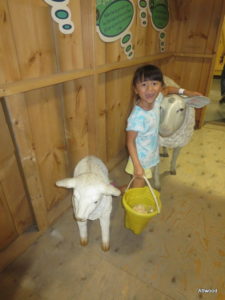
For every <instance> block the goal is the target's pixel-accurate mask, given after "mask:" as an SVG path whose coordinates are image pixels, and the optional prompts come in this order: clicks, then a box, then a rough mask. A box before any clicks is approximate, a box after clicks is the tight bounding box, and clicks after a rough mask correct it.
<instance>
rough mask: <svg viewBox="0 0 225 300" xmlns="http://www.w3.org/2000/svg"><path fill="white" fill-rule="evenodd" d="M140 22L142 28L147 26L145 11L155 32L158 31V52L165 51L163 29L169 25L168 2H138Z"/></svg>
mask: <svg viewBox="0 0 225 300" xmlns="http://www.w3.org/2000/svg"><path fill="white" fill-rule="evenodd" d="M138 7H139V11H140V21H141V25H142V26H147V24H148V20H147V11H148V12H149V15H150V17H151V22H152V25H153V27H154V28H155V30H157V31H159V41H160V51H161V52H164V51H165V46H166V43H165V39H166V32H165V29H166V27H167V26H168V24H169V8H168V0H138Z"/></svg>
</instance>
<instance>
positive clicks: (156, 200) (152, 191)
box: [126, 176, 160, 213]
mask: <svg viewBox="0 0 225 300" xmlns="http://www.w3.org/2000/svg"><path fill="white" fill-rule="evenodd" d="M136 177H137V176H133V178H132V179H131V181H130V182H129V183H128V186H127V188H126V191H127V190H128V189H129V188H130V185H131V183H132V182H133V181H134V179H135V178H136ZM142 177H143V178H144V180H145V182H146V183H147V186H148V187H149V189H150V191H151V193H152V196H153V198H154V201H155V204H156V207H157V211H158V213H160V207H159V203H158V199H157V197H156V195H155V193H154V190H153V188H152V186H151V184H150V182H149V180H148V179H147V178H146V177H145V176H142Z"/></svg>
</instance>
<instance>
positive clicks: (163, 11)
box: [149, 0, 169, 30]
mask: <svg viewBox="0 0 225 300" xmlns="http://www.w3.org/2000/svg"><path fill="white" fill-rule="evenodd" d="M149 9H150V14H151V19H152V23H153V25H154V26H155V28H156V29H158V30H161V29H164V28H165V27H166V26H167V25H168V23H169V10H168V2H167V0H149Z"/></svg>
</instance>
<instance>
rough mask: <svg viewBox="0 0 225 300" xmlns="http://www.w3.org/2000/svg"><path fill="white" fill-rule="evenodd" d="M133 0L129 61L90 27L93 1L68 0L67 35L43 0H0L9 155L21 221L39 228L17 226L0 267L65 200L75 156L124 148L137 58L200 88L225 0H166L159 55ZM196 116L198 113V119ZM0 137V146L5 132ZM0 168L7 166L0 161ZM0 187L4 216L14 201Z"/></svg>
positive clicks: (109, 156)
mask: <svg viewBox="0 0 225 300" xmlns="http://www.w3.org/2000/svg"><path fill="white" fill-rule="evenodd" d="M133 2H134V4H135V8H136V11H137V13H136V16H135V20H134V23H133V25H132V27H131V32H132V34H133V41H132V43H133V46H134V51H135V54H134V57H133V58H132V59H131V60H128V59H127V57H126V55H125V54H124V52H123V49H122V48H121V46H120V41H115V42H113V43H104V42H103V41H102V40H100V38H99V36H98V34H97V33H96V28H95V19H96V15H95V11H96V7H95V6H96V5H95V0H76V1H70V3H69V7H70V10H71V14H72V19H73V21H74V23H75V31H74V33H73V34H70V35H63V34H62V33H60V32H59V30H58V25H57V24H56V23H55V22H53V21H52V19H51V16H50V7H49V6H48V5H47V4H46V3H45V2H44V1H42V0H36V1H30V0H20V1H13V0H0V33H1V34H0V54H1V55H0V97H2V98H0V99H1V100H0V101H1V104H2V105H3V106H4V113H2V114H1V118H2V119H3V118H7V120H8V121H7V123H6V124H7V126H8V127H9V128H8V129H9V131H10V132H11V133H10V135H11V138H12V140H13V144H12V145H13V146H12V153H13V152H15V153H16V161H17V164H18V165H19V166H20V168H19V169H18V167H17V166H16V164H15V166H14V169H15V170H16V168H17V169H18V170H19V171H18V172H19V173H18V174H19V177H18V179H14V180H15V184H17V183H18V182H22V189H21V192H20V196H21V197H22V195H23V193H24V190H25V191H27V195H28V198H27V199H28V202H29V205H30V207H31V211H30V212H27V216H25V217H24V219H25V220H30V223H29V222H28V223H29V224H31V225H36V227H37V232H32V233H30V236H29V235H26V237H24V235H23V230H22V231H21V236H20V237H18V235H17V234H16V235H15V236H14V237H13V238H12V239H10V240H8V247H5V248H4V249H2V251H1V252H0V268H1V267H3V266H5V265H6V264H7V263H8V262H9V261H11V260H12V259H13V258H15V256H16V255H17V254H19V253H21V251H23V250H24V249H25V248H26V247H27V245H29V243H30V242H32V241H33V240H34V239H35V238H37V237H38V236H39V235H40V233H41V232H43V231H44V230H45V229H46V228H48V226H49V225H50V224H52V222H54V220H55V219H56V218H57V217H58V216H59V215H60V214H62V213H63V211H64V210H65V209H67V208H68V207H69V206H70V197H69V196H70V192H68V191H65V190H63V189H59V188H56V187H55V181H56V180H57V179H60V178H64V177H65V176H71V175H72V169H73V167H74V165H75V164H76V163H77V161H78V160H79V159H80V158H82V157H84V156H85V155H88V154H95V155H97V156H99V157H100V158H102V159H103V161H104V162H105V163H106V164H107V165H108V167H109V168H112V167H113V166H115V164H117V163H118V162H119V161H121V159H123V158H124V157H125V156H126V148H125V126H126V119H127V116H128V114H129V112H130V110H131V108H132V105H133V100H132V89H131V85H130V83H131V79H132V75H133V73H134V71H135V69H136V68H137V67H138V66H140V65H142V64H146V63H154V64H156V65H158V66H159V67H161V69H162V70H163V72H164V73H165V74H166V75H168V76H170V77H172V78H173V79H174V80H176V81H177V82H178V83H179V84H180V85H181V86H182V87H186V88H189V89H195V90H199V91H201V92H203V93H206V94H207V92H208V90H209V86H210V80H211V77H212V72H213V66H214V57H215V53H216V47H217V44H218V38H219V31H220V28H221V26H222V25H221V24H222V22H221V19H222V17H223V15H224V3H223V2H224V1H223V0H217V1H211V0H207V1H205V0H204V1H203V0H198V1H194V0H189V1H181V0H174V1H171V0H170V1H169V6H170V24H169V26H168V28H167V29H166V34H167V37H166V51H165V52H164V53H161V52H160V49H159V40H158V35H159V33H158V32H157V31H156V30H155V29H154V28H153V27H152V25H151V20H150V17H148V22H149V24H148V26H147V27H142V26H141V25H140V20H139V14H138V4H137V2H138V1H137V0H133ZM201 117H202V112H199V113H198V114H197V119H198V121H199V120H200V119H201ZM199 124H200V121H199ZM1 138H2V139H1V147H2V149H4V151H6V152H7V147H8V137H6V136H5V135H2V136H1ZM4 153H5V152H4ZM1 168H3V172H1V174H6V172H4V170H5V169H4V168H5V166H4V164H3V163H2V161H1ZM3 177H4V176H3ZM3 180H4V178H2V177H1V178H0V183H1V182H2V181H3ZM0 186H1V185H0ZM1 191H2V190H1V189H0V193H1V194H0V199H1V206H2V207H4V216H5V218H6V219H7V215H10V214H11V210H10V209H9V208H10V201H12V200H10V199H9V197H8V198H7V197H3V196H1V195H2V192H1ZM24 209H25V208H24ZM10 222H11V221H10ZM10 222H9V221H6V222H4V224H3V225H2V224H1V222H0V226H1V228H0V231H1V230H6V227H7V226H8V228H7V230H9V232H11V231H10V226H11V225H10V224H11V223H10ZM25 223H26V222H25ZM5 232H6V231H5ZM6 239H7V237H2V240H3V241H4V240H5V241H6ZM6 243H7V242H6ZM4 245H5V243H4ZM18 245H19V246H18ZM16 249H19V250H16Z"/></svg>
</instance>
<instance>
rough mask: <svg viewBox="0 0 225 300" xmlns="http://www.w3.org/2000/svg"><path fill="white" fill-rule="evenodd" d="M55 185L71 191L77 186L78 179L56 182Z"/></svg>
mask: <svg viewBox="0 0 225 300" xmlns="http://www.w3.org/2000/svg"><path fill="white" fill-rule="evenodd" d="M55 184H56V185H57V186H59V187H65V188H67V189H70V188H73V189H74V188H75V186H76V179H75V178H65V179H62V180H58V181H56V183H55Z"/></svg>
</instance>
